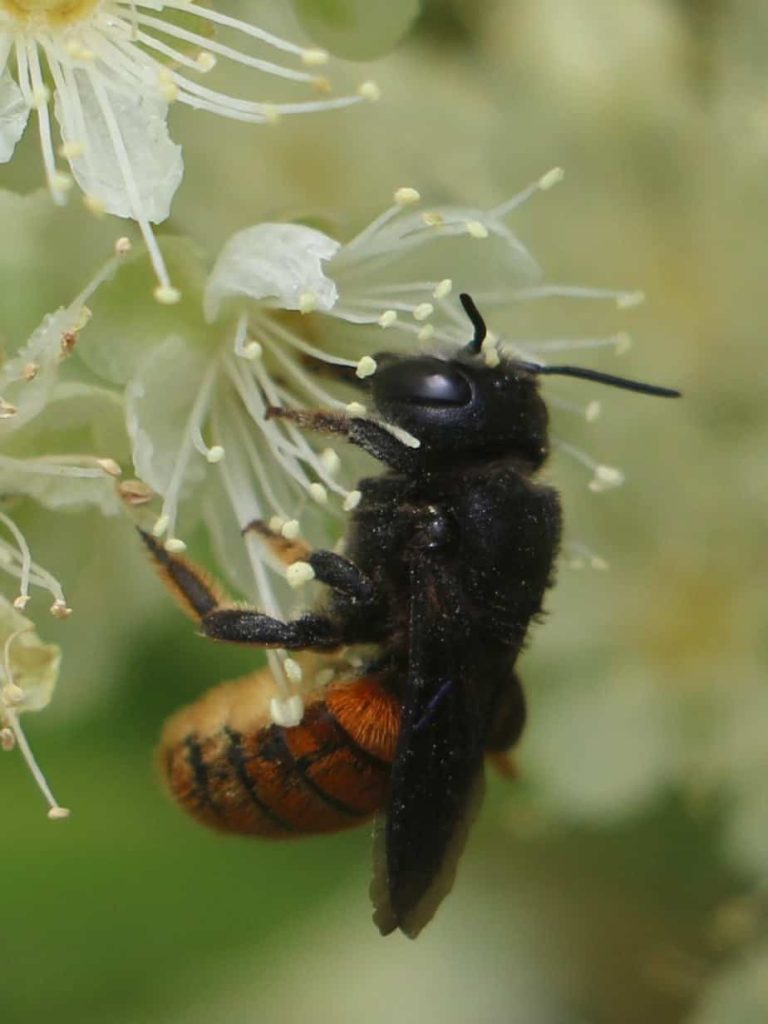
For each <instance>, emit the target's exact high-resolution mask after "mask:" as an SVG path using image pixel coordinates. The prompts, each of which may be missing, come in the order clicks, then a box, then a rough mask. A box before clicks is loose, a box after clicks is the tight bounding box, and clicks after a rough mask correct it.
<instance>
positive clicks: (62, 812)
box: [48, 805, 71, 821]
mask: <svg viewBox="0 0 768 1024" xmlns="http://www.w3.org/2000/svg"><path fill="white" fill-rule="evenodd" d="M70 813H71V812H70V810H69V808H68V807H59V806H58V805H57V806H56V807H51V809H50V810H49V811H48V820H49V821H64V819H65V818H68V817H69V815H70Z"/></svg>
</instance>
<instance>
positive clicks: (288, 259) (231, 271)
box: [204, 224, 340, 323]
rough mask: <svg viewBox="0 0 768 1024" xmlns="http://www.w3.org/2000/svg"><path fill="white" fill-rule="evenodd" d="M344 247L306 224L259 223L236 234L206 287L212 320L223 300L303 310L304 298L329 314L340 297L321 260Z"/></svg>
mask: <svg viewBox="0 0 768 1024" xmlns="http://www.w3.org/2000/svg"><path fill="white" fill-rule="evenodd" d="M339 249H340V245H339V243H338V242H337V241H335V240H334V239H333V238H330V237H329V236H328V235H325V234H323V232H322V231H316V230H315V229H314V228H308V227H305V226H304V225H303V224H258V225H256V226H255V227H251V228H246V229H245V230H244V231H239V232H238V233H237V234H236V235H233V236H232V237H231V238H230V239H229V241H228V242H227V243H226V245H225V246H224V248H223V249H222V251H221V253H220V255H219V258H218V260H217V261H216V265H215V266H214V268H213V270H212V271H211V275H210V277H209V278H208V283H207V284H206V288H205V299H204V310H205V316H206V319H207V320H208V322H209V323H211V322H212V321H214V320H215V319H216V318H217V317H218V315H219V312H220V309H221V304H222V302H223V300H224V299H228V298H232V297H235V296H248V297H249V298H252V299H276V300H277V303H276V304H277V305H278V306H279V307H280V308H281V309H301V308H303V304H304V297H305V296H307V295H311V296H312V297H313V308H314V309H318V310H321V311H322V312H324V313H327V312H328V311H329V310H330V309H332V308H333V306H334V305H335V303H336V300H337V299H338V291H337V289H336V285H335V284H334V282H333V281H332V280H331V279H330V278H329V277H326V275H325V273H324V272H323V267H322V264H323V263H324V262H325V261H326V260H329V259H331V258H332V257H333V256H334V255H335V254H336V253H337V252H338V251H339Z"/></svg>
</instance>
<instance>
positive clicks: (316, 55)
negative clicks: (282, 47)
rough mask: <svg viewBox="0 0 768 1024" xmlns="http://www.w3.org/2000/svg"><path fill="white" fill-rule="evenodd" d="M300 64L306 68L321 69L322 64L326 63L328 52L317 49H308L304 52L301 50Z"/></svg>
mask: <svg viewBox="0 0 768 1024" xmlns="http://www.w3.org/2000/svg"><path fill="white" fill-rule="evenodd" d="M301 62H302V64H305V65H306V66H307V67H308V68H318V67H322V66H323V64H327V63H328V52H327V51H326V50H321V49H320V48H319V47H309V48H307V49H306V50H302V53H301Z"/></svg>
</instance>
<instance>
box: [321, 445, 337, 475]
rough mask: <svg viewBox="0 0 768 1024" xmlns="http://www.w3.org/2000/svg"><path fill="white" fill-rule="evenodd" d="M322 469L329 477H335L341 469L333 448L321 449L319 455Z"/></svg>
mask: <svg viewBox="0 0 768 1024" xmlns="http://www.w3.org/2000/svg"><path fill="white" fill-rule="evenodd" d="M319 459H320V462H321V464H322V466H323V469H324V470H325V471H326V473H328V474H329V475H330V476H335V475H336V474H337V473H338V472H339V470H340V469H341V459H340V458H339V453H338V452H337V451H336V450H335V449H334V448H323V450H322V451H321V452H320V455H319Z"/></svg>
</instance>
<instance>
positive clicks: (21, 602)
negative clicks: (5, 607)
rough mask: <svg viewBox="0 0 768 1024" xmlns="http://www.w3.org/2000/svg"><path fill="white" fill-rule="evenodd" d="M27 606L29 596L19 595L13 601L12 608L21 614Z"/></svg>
mask: <svg viewBox="0 0 768 1024" xmlns="http://www.w3.org/2000/svg"><path fill="white" fill-rule="evenodd" d="M28 604H29V594H19V595H18V597H15V598H14V599H13V607H14V608H15V609H16V610H17V611H19V612H23V611H24V609H25V608H26V607H27V605H28Z"/></svg>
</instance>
